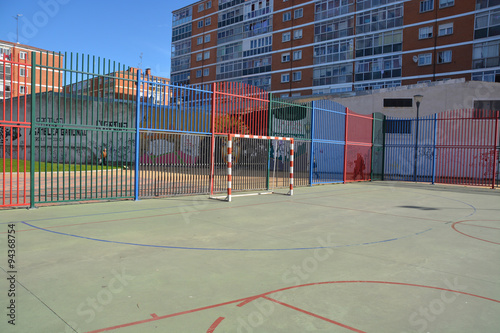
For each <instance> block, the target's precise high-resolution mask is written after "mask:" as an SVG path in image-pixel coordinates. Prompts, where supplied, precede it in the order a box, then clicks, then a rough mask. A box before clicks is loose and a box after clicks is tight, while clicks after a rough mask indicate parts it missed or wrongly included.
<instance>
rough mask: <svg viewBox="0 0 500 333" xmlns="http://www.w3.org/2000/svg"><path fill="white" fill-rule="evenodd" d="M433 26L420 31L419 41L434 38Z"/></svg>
mask: <svg viewBox="0 0 500 333" xmlns="http://www.w3.org/2000/svg"><path fill="white" fill-rule="evenodd" d="M432 28H433V27H432V26H431V27H423V28H420V29H418V39H426V38H432Z"/></svg>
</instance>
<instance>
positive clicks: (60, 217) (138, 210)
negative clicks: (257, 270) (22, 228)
mask: <svg viewBox="0 0 500 333" xmlns="http://www.w3.org/2000/svg"><path fill="white" fill-rule="evenodd" d="M340 191H341V190H340V189H339V190H334V191H321V192H314V193H299V194H295V196H301V195H311V194H321V193H330V192H340ZM168 199H171V198H170V197H159V198H152V200H168ZM143 200H149V198H148V199H143ZM143 200H140V201H143ZM285 201H286V200H280V201H276V202H285ZM113 202H123V201H113ZM193 202H196V201H193ZM207 202H208V201H207ZM195 206H196V204H192V205H189V204H188V205H181V206H170V207H158V208H142V209H132V210H122V211H116V212H107V213H95V214H85V215H69V216H59V217H47V218H43V219H33V220H25V221H24V222H26V221H28V222H39V221H48V220H50V221H53V220H63V219H69V218H78V217H90V216H98V215H114V214H125V213H135V212H143V211H149V210H161V209H171V208H181V207H195ZM243 206H245V205H243ZM238 207H240V206H231V207H228V208H238ZM41 208H44V207H41ZM17 222H22V221H9V222H0V224H9V223H17Z"/></svg>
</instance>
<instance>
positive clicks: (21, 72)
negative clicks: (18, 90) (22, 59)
mask: <svg viewBox="0 0 500 333" xmlns="http://www.w3.org/2000/svg"><path fill="white" fill-rule="evenodd" d="M19 76H22V77H25V76H26V68H19Z"/></svg>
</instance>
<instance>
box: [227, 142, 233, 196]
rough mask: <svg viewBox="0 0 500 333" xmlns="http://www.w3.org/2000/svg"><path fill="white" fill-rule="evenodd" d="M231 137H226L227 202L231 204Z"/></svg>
mask: <svg viewBox="0 0 500 333" xmlns="http://www.w3.org/2000/svg"><path fill="white" fill-rule="evenodd" d="M232 156H233V136H232V134H229V135H228V136H227V201H228V202H231V189H232V167H233V165H232V164H233V158H232Z"/></svg>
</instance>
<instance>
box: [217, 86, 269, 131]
mask: <svg viewBox="0 0 500 333" xmlns="http://www.w3.org/2000/svg"><path fill="white" fill-rule="evenodd" d="M213 92H214V95H213V101H212V103H213V107H212V110H213V118H212V119H213V120H212V122H213V123H212V129H213V133H214V134H252V135H268V130H269V129H268V124H269V121H268V117H269V94H268V93H267V91H265V90H262V89H260V88H257V87H254V86H250V85H247V84H244V83H237V82H216V83H214V89H213Z"/></svg>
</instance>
